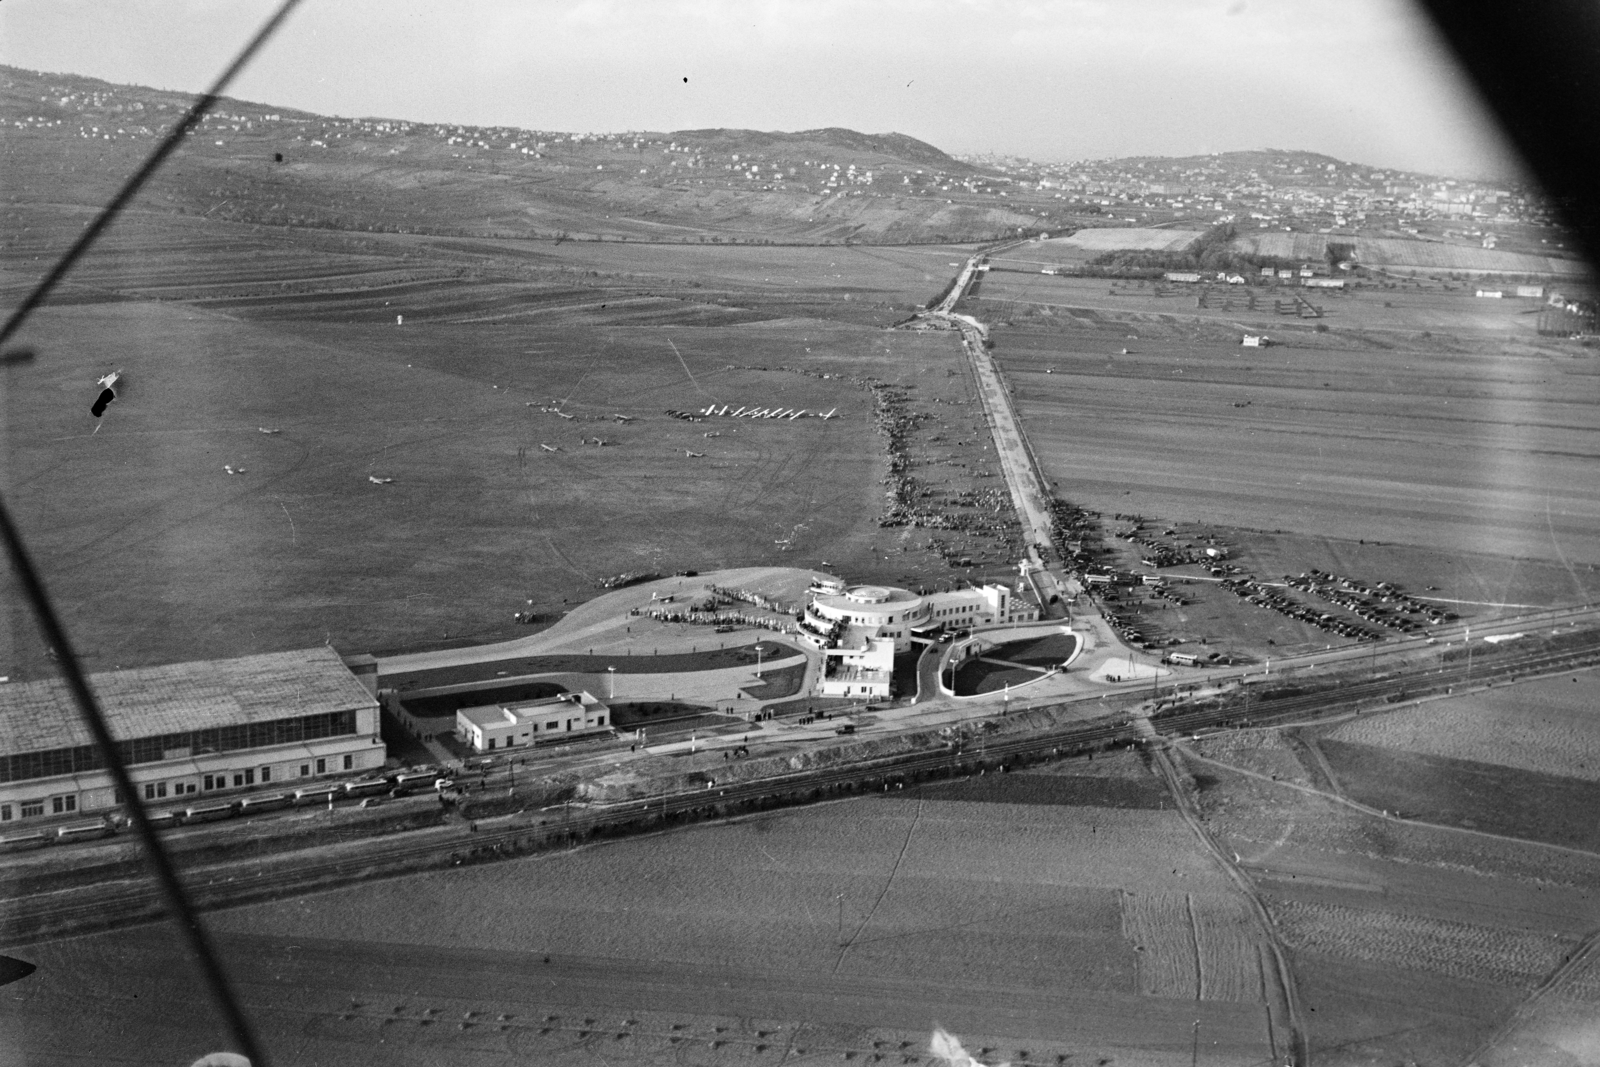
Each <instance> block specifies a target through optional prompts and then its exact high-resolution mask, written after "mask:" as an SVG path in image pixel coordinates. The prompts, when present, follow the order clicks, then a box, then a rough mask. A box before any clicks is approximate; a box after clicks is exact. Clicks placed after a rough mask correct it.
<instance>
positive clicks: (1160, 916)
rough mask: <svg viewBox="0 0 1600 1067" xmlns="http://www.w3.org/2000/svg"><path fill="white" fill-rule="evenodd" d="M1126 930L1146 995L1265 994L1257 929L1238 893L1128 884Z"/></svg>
mask: <svg viewBox="0 0 1600 1067" xmlns="http://www.w3.org/2000/svg"><path fill="white" fill-rule="evenodd" d="M1122 936H1123V937H1125V938H1127V940H1128V941H1129V943H1130V944H1132V945H1133V946H1134V950H1135V951H1136V952H1138V953H1139V964H1138V980H1139V992H1140V993H1142V994H1144V995H1145V996H1152V997H1181V998H1183V999H1186V1000H1232V1001H1242V1002H1257V1001H1260V1000H1261V999H1262V997H1263V995H1264V990H1263V987H1262V979H1261V956H1260V950H1259V948H1258V942H1257V939H1256V932H1255V930H1254V929H1253V924H1252V920H1251V917H1250V911H1249V908H1248V906H1247V905H1246V904H1245V902H1244V901H1243V900H1242V899H1240V898H1239V897H1236V896H1231V895H1227V894H1218V893H1204V894H1195V893H1171V892H1159V891H1153V890H1149V889H1141V890H1139V891H1138V892H1134V891H1132V890H1126V889H1125V890H1123V892H1122Z"/></svg>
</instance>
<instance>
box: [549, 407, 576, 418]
mask: <svg viewBox="0 0 1600 1067" xmlns="http://www.w3.org/2000/svg"><path fill="white" fill-rule="evenodd" d="M550 410H551V411H553V412H555V413H556V414H557V415H560V416H561V417H562V418H563V419H572V418H576V417H577V416H575V415H568V414H567V413H566V412H565V411H561V410H559V409H557V408H551V409H550Z"/></svg>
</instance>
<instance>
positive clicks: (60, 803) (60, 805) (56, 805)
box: [50, 797, 78, 815]
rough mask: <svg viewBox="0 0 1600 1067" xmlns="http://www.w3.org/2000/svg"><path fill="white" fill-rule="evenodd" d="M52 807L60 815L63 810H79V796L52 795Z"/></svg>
mask: <svg viewBox="0 0 1600 1067" xmlns="http://www.w3.org/2000/svg"><path fill="white" fill-rule="evenodd" d="M50 809H51V811H52V812H54V813H55V814H56V815H60V814H61V813H62V812H66V811H77V810H78V798H77V797H51V798H50Z"/></svg>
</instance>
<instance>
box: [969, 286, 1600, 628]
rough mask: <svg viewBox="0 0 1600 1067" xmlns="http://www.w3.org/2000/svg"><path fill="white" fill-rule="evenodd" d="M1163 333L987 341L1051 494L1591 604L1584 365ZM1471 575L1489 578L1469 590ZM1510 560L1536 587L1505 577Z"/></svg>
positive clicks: (1116, 323)
mask: <svg viewBox="0 0 1600 1067" xmlns="http://www.w3.org/2000/svg"><path fill="white" fill-rule="evenodd" d="M1046 281H1053V279H1046ZM987 292H988V302H991V303H992V302H993V301H994V300H995V296H994V290H993V289H992V288H991V289H989V290H987ZM1359 299H1361V300H1365V299H1366V298H1365V297H1363V298H1359ZM1458 302H1466V301H1465V300H1464V299H1463V300H1462V301H1458ZM1351 306H1352V307H1361V306H1364V305H1351ZM1390 310H1391V311H1393V309H1390ZM979 314H982V311H979ZM1097 314H1098V313H1097ZM1168 318H1169V319H1171V321H1164V320H1161V319H1157V320H1156V321H1154V322H1147V321H1145V320H1144V319H1143V318H1141V317H1140V316H1139V315H1137V314H1127V313H1124V314H1123V315H1121V316H1115V317H1112V316H1102V317H1101V321H1100V323H1099V324H1098V325H1096V326H1094V327H1088V326H1081V325H1079V324H1076V323H1072V324H1061V323H1056V324H1053V325H1051V324H1043V325H1041V324H1038V323H1036V322H1035V321H1034V320H1029V323H1028V324H1027V325H1021V324H1019V325H1015V326H1013V327H1010V328H1002V329H1000V330H998V331H997V332H996V334H995V343H996V356H997V359H998V361H999V362H1000V364H1001V366H1002V367H1003V368H1004V370H1005V372H1006V374H1007V376H1008V378H1009V379H1010V381H1011V384H1012V387H1013V390H1014V393H1015V395H1016V397H1017V406H1018V410H1019V412H1020V414H1021V416H1022V419H1023V423H1024V425H1025V427H1026V429H1027V431H1028V433H1029V436H1030V439H1031V440H1032V443H1033V446H1034V451H1035V452H1036V453H1037V454H1038V456H1039V458H1040V460H1041V462H1042V463H1043V465H1044V467H1045V469H1046V472H1047V473H1048V475H1049V476H1050V478H1051V479H1052V480H1053V482H1054V483H1055V486H1056V490H1057V492H1058V493H1059V494H1060V495H1062V496H1064V497H1066V498H1068V499H1071V500H1073V501H1074V502H1077V503H1080V504H1084V505H1086V506H1089V507H1093V508H1097V509H1100V510H1102V511H1105V512H1108V513H1109V512H1130V511H1137V512H1139V513H1141V514H1145V515H1153V516H1155V517H1157V518H1158V519H1159V520H1161V521H1164V522H1174V521H1189V520H1194V521H1198V522H1202V523H1206V524H1218V525H1223V526H1233V527H1251V528H1254V529H1257V530H1265V531H1277V532H1280V533H1288V534H1298V535H1301V536H1302V537H1308V538H1312V539H1316V538H1322V539H1325V540H1327V541H1338V542H1342V543H1345V544H1348V545H1350V546H1351V548H1350V551H1351V552H1357V551H1359V552H1360V553H1361V554H1362V555H1365V554H1366V543H1370V542H1374V541H1377V542H1382V543H1383V544H1384V545H1401V546H1413V547H1414V548H1417V549H1421V550H1423V551H1424V552H1425V553H1431V554H1433V555H1434V556H1435V557H1436V558H1435V559H1434V560H1433V561H1432V562H1431V565H1428V564H1425V563H1423V561H1420V560H1416V559H1413V560H1411V561H1410V563H1409V564H1407V565H1405V566H1399V567H1395V569H1394V570H1393V571H1391V573H1390V574H1389V576H1388V578H1387V579H1386V580H1390V581H1396V582H1399V583H1401V584H1404V585H1408V586H1410V585H1412V584H1416V583H1417V579H1418V578H1419V577H1421V576H1422V575H1423V574H1438V573H1440V572H1441V571H1447V570H1451V569H1453V570H1454V571H1455V574H1454V580H1453V581H1451V582H1450V588H1452V589H1454V590H1455V592H1454V593H1451V592H1441V593H1440V595H1443V596H1452V595H1455V596H1458V597H1460V598H1463V599H1470V600H1477V601H1491V602H1511V603H1518V602H1520V603H1527V602H1533V603H1548V602H1561V601H1567V602H1572V601H1583V600H1587V599H1589V598H1590V597H1591V596H1592V594H1593V592H1594V590H1595V589H1596V588H1600V585H1597V577H1596V575H1595V572H1594V571H1593V570H1592V567H1593V564H1594V563H1595V562H1596V561H1600V540H1597V539H1596V537H1595V536H1594V531H1595V530H1597V529H1600V523H1597V522H1596V520H1597V519H1600V513H1597V511H1596V506H1597V505H1596V503H1595V502H1596V500H1600V493H1597V492H1596V490H1597V489H1600V483H1597V481H1596V478H1595V475H1594V470H1595V465H1594V463H1593V457H1594V455H1596V454H1600V453H1596V452H1595V451H1594V443H1595V441H1596V439H1597V434H1600V421H1597V419H1596V416H1595V414H1594V409H1593V407H1592V405H1590V404H1588V402H1587V399H1586V398H1587V397H1588V396H1590V395H1591V392H1592V391H1591V390H1590V388H1589V386H1590V383H1591V382H1592V379H1593V377H1594V374H1595V370H1594V366H1593V361H1592V360H1590V359H1588V358H1587V355H1582V356H1580V355H1578V354H1576V351H1575V350H1568V349H1559V348H1550V347H1540V346H1537V345H1533V344H1532V343H1531V342H1532V338H1531V337H1529V339H1528V340H1529V344H1528V347H1525V348H1524V347H1515V346H1514V347H1512V348H1511V349H1510V350H1507V349H1506V348H1504V347H1503V346H1491V345H1489V344H1487V342H1485V341H1484V340H1483V338H1482V336H1481V335H1479V334H1477V333H1475V332H1473V331H1472V330H1471V329H1468V328H1467V327H1468V325H1469V324H1467V323H1463V324H1460V326H1459V327H1458V328H1459V329H1460V330H1461V336H1460V337H1459V338H1455V337H1454V336H1453V337H1452V339H1451V341H1450V342H1449V343H1448V344H1444V343H1443V342H1436V341H1413V342H1408V343H1406V344H1404V345H1400V344H1399V342H1398V341H1397V339H1395V338H1393V337H1392V336H1391V337H1390V338H1389V340H1387V341H1385V342H1384V344H1383V346H1382V347H1379V346H1376V345H1370V344H1368V343H1367V339H1364V338H1363V337H1362V336H1360V335H1358V336H1357V337H1355V338H1350V337H1345V336H1343V332H1342V331H1343V329H1344V324H1343V323H1341V325H1340V327H1339V329H1336V330H1334V331H1333V332H1330V333H1329V334H1326V335H1319V334H1315V333H1312V334H1310V335H1309V336H1308V337H1306V338H1303V339H1300V340H1296V342H1295V347H1290V348H1269V349H1264V350H1259V351H1257V350H1252V349H1242V348H1240V347H1239V346H1238V344H1237V335H1234V336H1235V340H1234V341H1233V342H1231V343H1229V342H1225V341H1223V340H1221V338H1220V337H1219V338H1218V339H1217V340H1216V341H1212V340H1210V339H1209V338H1206V330H1207V327H1205V326H1204V325H1203V324H1202V325H1200V326H1198V327H1193V328H1191V332H1193V333H1197V334H1199V335H1200V336H1201V337H1202V338H1206V339H1203V340H1199V341H1197V340H1188V341H1183V340H1179V339H1178V334H1179V333H1181V332H1183V331H1184V330H1185V327H1184V326H1183V324H1182V322H1181V321H1179V320H1178V319H1177V318H1176V317H1173V316H1168ZM1351 325H1352V326H1353V327H1355V328H1357V329H1359V322H1356V323H1352V324H1351ZM1147 327H1148V328H1147ZM1524 329H1527V328H1526V327H1525V328H1524ZM1149 333H1154V334H1155V337H1154V338H1152V337H1149V336H1146V335H1147V334H1149ZM1528 333H1529V334H1531V329H1528ZM1322 337H1326V338H1328V339H1329V340H1328V341H1327V342H1326V343H1325V344H1324V343H1323V342H1321V341H1312V340H1311V338H1322ZM1319 346H1320V347H1319ZM1441 346H1442V347H1441ZM1485 557H1490V558H1493V559H1496V560H1498V561H1500V562H1499V564H1497V565H1495V566H1493V567H1492V568H1491V569H1492V570H1493V571H1496V572H1498V573H1499V574H1502V575H1505V577H1506V579H1507V580H1505V581H1503V582H1500V581H1496V580H1494V578H1493V577H1490V580H1489V581H1488V582H1480V581H1478V580H1476V579H1477V577H1478V576H1479V574H1481V573H1482V572H1481V571H1480V570H1479V568H1480V566H1481V563H1480V561H1482V560H1483V559H1484V558H1485ZM1515 561H1532V562H1536V563H1542V564H1547V565H1549V567H1550V570H1549V572H1548V574H1547V575H1546V576H1539V575H1534V574H1532V573H1529V572H1525V573H1524V574H1522V575H1517V574H1516V573H1515V571H1516V570H1517V567H1515V566H1508V565H1510V564H1512V563H1513V562H1515ZM1375 562H1376V561H1375ZM1401 562H1403V561H1402V560H1401V558H1400V557H1399V556H1396V555H1391V558H1390V559H1389V560H1388V561H1386V563H1387V564H1396V563H1401ZM1419 564H1422V565H1421V566H1419ZM1314 565H1316V564H1312V563H1305V564H1302V565H1300V566H1284V567H1283V570H1280V571H1277V573H1278V574H1281V573H1283V571H1288V570H1292V571H1293V572H1295V573H1298V572H1299V571H1300V570H1303V569H1305V567H1306V566H1314ZM1363 566H1370V564H1365V563H1364V564H1363ZM1536 569H1537V568H1536ZM1269 573H1272V572H1269ZM1274 576H1276V575H1274ZM1422 584H1439V585H1441V586H1442V585H1444V583H1443V582H1437V581H1431V582H1425V583H1422Z"/></svg>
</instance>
